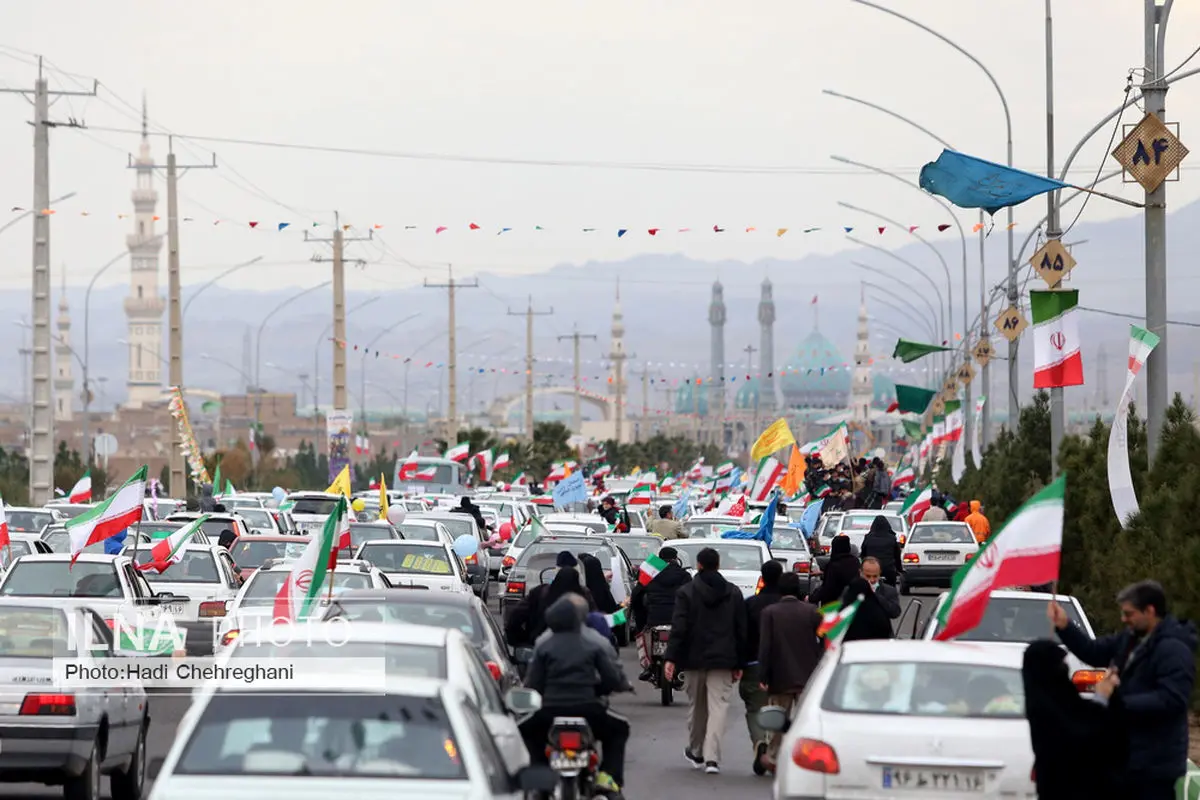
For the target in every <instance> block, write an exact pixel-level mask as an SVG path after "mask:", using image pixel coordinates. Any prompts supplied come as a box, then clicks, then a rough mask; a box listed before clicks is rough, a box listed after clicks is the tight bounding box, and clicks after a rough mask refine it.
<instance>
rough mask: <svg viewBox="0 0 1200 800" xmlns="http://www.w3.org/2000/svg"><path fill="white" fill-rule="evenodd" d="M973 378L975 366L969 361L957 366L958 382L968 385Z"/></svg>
mask: <svg viewBox="0 0 1200 800" xmlns="http://www.w3.org/2000/svg"><path fill="white" fill-rule="evenodd" d="M973 380H975V367H973V366H971V362H970V361H968V362H966V363H965V364H963V365H962V366H961V367H959V368H958V382H959V383H961V384H962V385H963V386H968V385H970V383H971V381H973Z"/></svg>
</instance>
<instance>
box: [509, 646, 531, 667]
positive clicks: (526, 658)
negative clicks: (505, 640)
mask: <svg viewBox="0 0 1200 800" xmlns="http://www.w3.org/2000/svg"><path fill="white" fill-rule="evenodd" d="M531 661H533V648H532V647H517V648H514V649H513V662H514V663H517V664H528V663H529V662H531Z"/></svg>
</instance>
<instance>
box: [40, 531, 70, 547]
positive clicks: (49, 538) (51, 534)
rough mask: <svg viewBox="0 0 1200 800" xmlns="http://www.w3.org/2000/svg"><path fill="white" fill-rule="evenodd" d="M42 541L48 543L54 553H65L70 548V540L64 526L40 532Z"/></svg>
mask: <svg viewBox="0 0 1200 800" xmlns="http://www.w3.org/2000/svg"><path fill="white" fill-rule="evenodd" d="M42 541H43V542H45V543H46V544H48V545H50V549H51V550H53V551H54V552H56V553H65V552H67V551H68V550H70V549H71V540H70V538H69V537H68V536H67V529H66V528H50V529H49V530H47V531H46V532H45V533H43V534H42Z"/></svg>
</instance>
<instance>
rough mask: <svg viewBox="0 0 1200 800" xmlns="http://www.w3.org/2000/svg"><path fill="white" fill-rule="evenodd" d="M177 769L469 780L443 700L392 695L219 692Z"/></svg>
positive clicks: (292, 775)
mask: <svg viewBox="0 0 1200 800" xmlns="http://www.w3.org/2000/svg"><path fill="white" fill-rule="evenodd" d="M175 772H177V773H179V774H181V775H277V776H282V775H286V776H287V777H288V780H289V781H294V780H303V779H304V778H305V777H311V778H321V777H326V778H328V777H332V776H336V777H338V778H351V779H352V778H410V779H420V780H453V781H465V780H466V779H467V772H466V768H465V767H464V766H463V762H462V757H461V755H460V754H459V748H458V744H457V741H456V739H455V735H454V730H453V728H452V726H451V724H450V721H449V719H448V718H447V716H446V710H445V708H444V707H443V706H442V702H441V700H440V699H439V698H436V697H411V696H406V695H398V694H388V695H385V696H382V697H380V696H378V695H371V696H368V695H356V694H351V693H344V694H341V693H311V694H308V693H305V692H288V694H286V695H284V694H278V693H262V694H258V693H253V692H221V693H218V694H216V695H214V696H213V697H212V699H211V700H210V701H209V702H208V704H207V705H206V706H205V707H204V710H203V711H202V712H201V713H200V717H199V719H198V720H197V721H196V727H195V728H194V729H193V730H192V733H191V736H190V737H189V738H188V741H187V744H186V745H185V746H184V748H183V753H182V755H181V756H180V758H179V762H178V763H177V764H176V765H175ZM345 788H346V789H350V787H345ZM352 791H353V790H352V789H351V792H352Z"/></svg>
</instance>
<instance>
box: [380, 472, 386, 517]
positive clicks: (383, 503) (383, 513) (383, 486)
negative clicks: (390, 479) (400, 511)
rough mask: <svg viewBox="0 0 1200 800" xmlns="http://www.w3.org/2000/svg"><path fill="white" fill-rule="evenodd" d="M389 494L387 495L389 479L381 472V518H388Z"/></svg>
mask: <svg viewBox="0 0 1200 800" xmlns="http://www.w3.org/2000/svg"><path fill="white" fill-rule="evenodd" d="M387 515H388V495H387V480H386V479H385V478H384V476H383V473H380V474H379V518H380V519H382V520H386V519H387V518H388V516H387Z"/></svg>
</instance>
